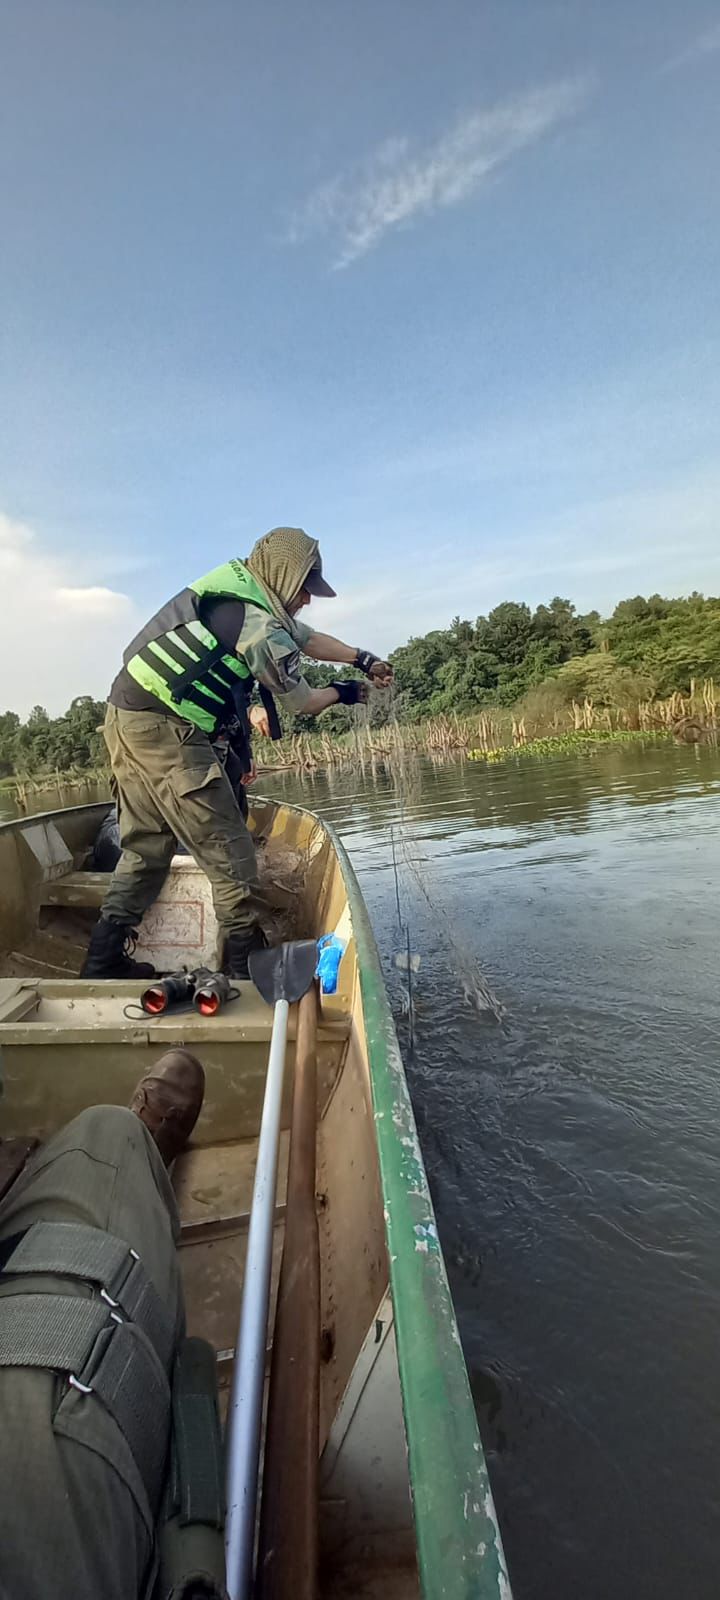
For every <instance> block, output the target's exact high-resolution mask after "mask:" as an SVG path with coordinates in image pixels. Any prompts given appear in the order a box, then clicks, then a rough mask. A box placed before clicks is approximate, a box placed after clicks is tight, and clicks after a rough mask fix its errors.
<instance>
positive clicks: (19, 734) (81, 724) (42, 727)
mask: <svg viewBox="0 0 720 1600" xmlns="http://www.w3.org/2000/svg"><path fill="white" fill-rule="evenodd" d="M104 716H105V706H104V704H103V702H102V701H101V700H93V699H92V697H91V696H90V695H88V694H83V695H78V697H77V699H75V700H73V702H72V705H71V706H70V707H69V709H68V710H67V711H66V712H65V715H64V716H62V717H49V716H48V714H47V711H46V710H45V708H44V706H34V707H33V709H32V711H31V712H30V715H29V717H28V719H27V722H24V723H23V722H21V721H20V718H19V717H18V716H17V715H16V713H15V712H14V711H6V712H4V713H3V714H0V777H8V776H11V775H12V774H13V773H26V772H27V773H42V772H55V771H60V772H65V771H67V770H68V768H70V767H77V768H80V769H90V768H95V767H101V766H102V765H103V764H104V762H105V759H106V755H105V743H104V740H103V737H102V733H101V732H100V731H99V730H100V727H101V725H102V721H103V717H104Z"/></svg>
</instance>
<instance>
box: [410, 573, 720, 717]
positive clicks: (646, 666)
mask: <svg viewBox="0 0 720 1600" xmlns="http://www.w3.org/2000/svg"><path fill="white" fill-rule="evenodd" d="M391 659H392V663H393V666H394V668H395V674H396V681H397V688H398V711H399V713H400V714H404V715H406V716H407V717H408V718H410V719H412V720H413V721H417V720H420V719H421V718H424V717H428V716H436V715H438V714H440V713H442V712H449V711H458V712H460V713H462V712H464V711H470V710H473V709H475V708H476V707H482V706H509V705H515V704H516V703H517V702H518V701H520V702H521V709H522V710H523V711H530V712H531V713H537V714H538V715H545V716H549V717H550V719H552V717H553V716H554V715H555V714H556V713H557V714H560V713H561V712H562V711H563V710H564V709H565V708H566V707H567V706H568V705H570V703H571V701H572V700H581V699H584V698H586V697H587V698H589V699H592V700H593V701H594V702H596V703H597V704H598V705H600V706H602V705H608V706H613V707H616V708H618V709H626V708H629V707H630V706H632V705H633V704H634V705H637V703H638V701H639V700H644V699H648V698H649V697H650V696H652V695H654V694H660V695H668V694H672V692H673V690H675V689H679V690H681V691H683V692H685V693H687V691H688V689H689V687H690V680H691V679H692V678H698V679H702V678H706V677H715V678H718V677H720V600H718V599H704V598H703V596H702V595H699V594H693V595H691V596H690V598H689V599H687V600H664V599H663V598H662V597H661V596H660V595H652V596H651V597H650V599H649V600H646V599H644V597H643V596H642V595H637V596H636V597H635V598H634V599H631V600H622V601H621V602H620V604H619V605H618V606H616V608H615V611H614V612H613V615H612V617H611V618H610V619H609V621H608V622H602V621H601V619H600V616H599V614H598V612H597V611H591V612H588V614H587V615H586V616H578V614H577V612H576V610H575V607H574V606H573V605H572V604H571V602H570V601H569V600H563V599H561V598H560V597H559V596H556V598H555V599H554V600H551V601H550V604H549V605H547V606H544V605H543V606H537V607H536V608H535V611H531V610H530V608H529V606H526V605H523V604H518V603H517V602H515V601H511V600H507V601H504V602H503V604H502V605H499V606H496V607H495V609H494V611H491V612H489V614H488V615H487V616H486V617H478V618H477V621H476V622H475V623H471V622H461V620H460V618H459V617H456V618H455V621H454V622H453V623H452V625H451V627H450V628H448V629H447V631H445V632H439V631H437V630H436V631H435V632H433V633H428V634H426V635H425V637H424V638H420V639H411V640H410V641H409V643H408V644H406V645H403V646H402V647H401V648H400V649H399V650H396V651H395V653H394V655H393V656H392V658H391Z"/></svg>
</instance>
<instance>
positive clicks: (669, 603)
mask: <svg viewBox="0 0 720 1600" xmlns="http://www.w3.org/2000/svg"><path fill="white" fill-rule="evenodd" d="M390 659H391V661H392V664H393V667H394V669H395V685H396V687H395V692H394V695H393V699H392V702H390V699H389V697H388V696H387V695H376V696H374V697H373V702H372V707H371V713H370V715H371V720H372V722H373V723H374V724H376V725H380V724H382V723H383V722H386V721H387V720H388V717H389V716H390V715H391V714H393V712H394V714H396V715H397V716H398V717H399V718H400V719H402V720H411V721H416V720H420V719H422V718H424V717H429V716H435V715H439V714H441V713H447V712H450V711H458V712H461V713H464V712H469V711H473V710H475V709H482V708H489V707H491V706H519V707H520V708H521V709H522V710H532V711H533V712H534V713H535V714H536V715H539V716H542V714H543V713H547V715H548V716H550V715H551V714H552V713H553V711H555V710H559V709H561V708H562V706H564V705H569V704H570V702H571V701H572V700H573V699H582V698H583V697H584V696H589V697H590V698H591V699H593V701H594V702H595V704H596V705H599V706H602V705H609V706H612V707H616V708H625V707H629V706H631V705H633V704H634V705H637V703H638V701H639V700H645V699H651V698H652V697H654V696H656V695H657V696H667V695H670V694H672V693H673V691H674V690H676V689H678V690H680V691H681V692H684V693H687V691H688V689H689V687H690V682H691V680H692V679H693V678H695V679H703V678H716V679H718V680H719V681H720V598H717V597H712V596H710V597H705V596H703V595H701V594H697V593H695V594H691V595H690V596H689V597H688V598H686V599H675V600H673V599H665V598H664V597H663V596H661V595H651V596H650V597H649V599H646V598H645V597H644V596H643V595H636V596H635V597H634V598H633V599H629V600H621V601H620V604H619V605H617V606H616V607H615V610H614V611H613V613H612V616H611V617H608V618H605V619H603V618H601V617H600V615H599V613H598V612H597V611H589V612H586V613H585V614H579V613H578V612H577V611H576V609H575V606H574V605H573V604H572V603H571V601H569V600H563V599H561V598H560V597H556V598H555V599H554V600H551V601H550V603H549V604H548V605H540V606H536V608H535V610H534V611H532V610H531V609H530V607H529V606H527V605H525V604H523V603H522V602H518V601H513V600H506V601H503V603H502V604H501V605H498V606H495V607H494V609H493V610H492V611H489V612H488V614H487V616H480V617H477V618H476V619H475V621H474V622H472V621H467V620H463V619H461V618H460V617H455V618H454V619H453V621H452V622H451V624H450V627H449V628H445V629H434V630H433V631H432V632H430V633H427V634H423V635H422V636H421V637H419V638H413V639H409V640H408V642H407V644H404V645H401V646H400V647H399V649H397V650H394V651H393V653H392V655H391V657H390ZM305 670H306V676H307V678H308V681H309V682H310V683H311V684H313V685H320V684H325V683H329V682H331V681H332V679H333V678H337V677H338V676H343V675H345V673H346V669H343V672H341V673H338V669H337V668H336V667H329V666H318V665H317V664H315V663H308V664H307V666H306V669H305ZM104 713H105V707H104V703H103V702H102V701H99V700H94V699H93V698H92V696H90V695H80V696H78V697H77V698H76V699H75V700H73V701H72V704H71V705H70V706H69V708H68V710H67V711H66V712H65V714H64V715H63V716H61V717H50V716H49V715H48V713H47V711H46V710H45V709H44V707H43V706H35V707H34V708H33V710H32V711H31V712H30V715H29V716H28V718H27V719H26V721H24V722H23V721H22V720H21V718H20V717H19V716H18V715H17V713H16V712H14V711H6V712H4V713H0V778H2V777H11V776H12V775H13V774H24V773H30V774H35V773H41V772H53V771H55V770H59V771H67V770H68V769H70V768H78V769H85V770H87V769H93V768H97V767H101V766H103V765H104V763H105V745H104V741H103V737H102V733H101V731H100V728H101V724H102V720H103V717H104ZM283 722H284V728H285V731H286V732H293V733H295V732H303V731H306V730H307V729H308V728H310V727H311V726H313V722H312V719H310V718H307V717H294V718H284V719H283ZM351 725H352V712H351V711H350V709H349V708H347V707H345V706H336V707H332V709H331V710H330V711H329V712H326V713H325V714H324V716H323V727H324V728H325V730H326V731H327V732H329V733H343V732H346V731H347V729H348V728H349V727H350V726H351Z"/></svg>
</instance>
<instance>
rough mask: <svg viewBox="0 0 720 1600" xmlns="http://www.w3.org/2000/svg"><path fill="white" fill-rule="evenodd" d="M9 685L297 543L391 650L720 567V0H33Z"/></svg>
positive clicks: (4, 28)
mask: <svg viewBox="0 0 720 1600" xmlns="http://www.w3.org/2000/svg"><path fill="white" fill-rule="evenodd" d="M0 119H1V126H0V593H1V594H2V597H3V600H4V607H3V613H4V614H3V623H2V627H1V628H0V710H2V709H4V708H5V707H9V708H12V709H15V710H17V711H19V712H21V713H22V714H25V713H27V711H28V709H29V708H30V707H31V706H32V705H34V704H35V703H38V702H39V703H41V704H43V705H45V706H47V708H48V709H49V710H50V712H51V713H53V714H57V713H59V712H61V711H63V710H64V709H65V708H66V707H67V705H68V704H69V702H70V700H71V698H72V697H73V696H74V695H77V694H83V693H90V694H94V695H97V696H98V697H102V696H103V695H104V694H105V693H106V692H107V688H108V686H109V683H110V681H111V679H112V677H113V676H114V673H115V671H116V670H117V668H118V666H119V664H120V660H121V655H122V650H123V648H124V646H125V644H126V643H127V642H128V641H129V639H130V638H131V637H132V635H133V633H134V632H135V631H136V630H137V628H138V627H140V626H141V625H142V624H143V623H144V622H145V621H146V619H147V618H148V617H149V616H150V615H151V614H152V612H154V611H155V610H156V609H157V607H158V606H159V605H161V604H162V603H163V602H164V601H165V600H166V599H168V598H169V597H170V595H172V594H173V593H175V592H176V591H177V590H178V589H179V588H181V587H182V586H183V585H184V584H185V583H186V582H188V581H190V580H191V579H193V578H194V577H197V576H199V575H200V574H201V573H202V572H204V571H206V570H207V569H208V568H209V567H211V566H213V565H215V564H216V563H217V562H220V561H223V560H225V559H227V558H228V557H229V556H231V555H240V556H242V555H245V554H247V553H248V552H249V550H250V548H251V546H252V544H253V543H254V541H255V539H256V538H258V537H259V536H260V535H261V534H263V533H264V532H266V531H267V530H268V529H269V528H271V527H274V526H277V525H282V524H290V525H294V526H302V527H304V528H306V529H307V530H308V532H310V533H312V534H313V535H314V536H316V537H317V538H319V539H320V542H321V548H322V552H323V557H324V563H325V571H326V573H327V575H328V576H329V578H330V581H331V582H332V583H333V585H334V587H335V588H336V589H337V591H338V598H337V600H334V601H324V602H323V601H319V602H316V603H314V605H313V607H312V609H311V612H310V614H309V620H310V622H311V623H313V624H314V625H316V626H317V627H318V628H321V629H323V630H324V631H331V632H334V633H337V634H338V635H340V637H343V638H345V639H346V640H347V641H348V642H349V643H352V644H357V645H360V646H362V647H364V648H368V649H372V650H374V651H376V652H377V653H380V652H386V651H388V650H390V649H391V648H392V647H393V646H394V645H397V644H400V643H403V642H404V641H405V640H406V639H407V638H408V637H409V636H411V635H413V634H420V633H424V632H426V631H427V630H428V629H430V628H433V627H446V626H448V624H449V622H450V620H451V618H452V617H453V616H455V615H456V614H460V615H461V616H463V617H469V618H474V617H476V616H477V615H478V614H480V613H484V612H487V610H488V609H490V608H491V607H492V606H493V605H496V604H497V603H499V602H500V601H501V600H505V599H517V600H526V601H528V602H529V603H530V604H533V605H534V604H537V603H538V602H540V601H545V600H548V599H550V598H551V597H552V596H553V595H555V594H561V595H564V596H568V597H569V598H571V599H572V600H574V601H575V603H576V604H577V606H578V608H579V609H580V610H586V609H590V608H593V607H595V608H597V609H599V610H600V611H601V612H603V613H607V612H609V611H610V610H611V609H612V607H613V606H614V605H615V603H616V602H617V600H618V599H620V598H622V597H623V596H626V595H631V594H636V593H652V592H656V591H658V590H659V591H660V592H665V593H674V594H681V593H688V592H690V591H691V590H693V589H701V590H703V591H704V592H706V593H718V592H720V519H719V517H718V501H719V493H718V491H719V490H720V452H719V451H718V415H719V413H720V406H719V402H720V295H719V291H718V284H719V283H720V210H719V208H718V185H717V172H718V154H719V143H720V17H719V16H718V9H717V5H716V3H715V0H712V3H704V0H684V3H683V4H680V3H675V0H673V3H670V0H635V3H634V4H633V5H630V6H628V5H627V3H626V0H622V3H620V0H605V3H604V4H603V5H602V6H600V5H598V4H597V3H596V0H532V4H531V5H528V3H527V0H443V3H442V4H440V3H439V0H363V3H362V5H358V4H357V0H322V3H321V0H302V4H300V5H298V4H297V3H296V0H292V3H291V0H263V4H261V5H260V4H252V5H251V4H248V3H243V0H22V4H18V3H17V0H0Z"/></svg>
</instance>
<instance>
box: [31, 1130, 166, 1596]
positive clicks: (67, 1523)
mask: <svg viewBox="0 0 720 1600" xmlns="http://www.w3.org/2000/svg"><path fill="white" fill-rule="evenodd" d="M40 1221H46V1222H71V1223H82V1224H84V1225H86V1226H90V1227H95V1228H103V1229H105V1230H106V1231H107V1232H108V1233H112V1234H114V1235H115V1236H116V1237H118V1238H120V1239H124V1240H125V1241H126V1242H127V1243H128V1244H130V1245H132V1247H133V1248H134V1249H136V1250H137V1252H138V1255H139V1256H140V1259H141V1261H142V1263H143V1266H144V1267H145V1270H146V1272H147V1273H148V1274H149V1276H150V1278H151V1280H152V1282H153V1284H154V1286H155V1288H156V1289H157V1291H158V1293H159V1295H160V1297H161V1300H162V1302H163V1304H164V1306H165V1308H166V1310H167V1312H168V1314H169V1317H170V1319H171V1322H174V1325H175V1329H176V1332H177V1338H178V1341H179V1339H180V1338H181V1336H182V1334H183V1332H184V1306H183V1297H182V1289H181V1283H180V1271H179V1266H178V1257H177V1250H176V1248H175V1245H176V1240H177V1239H178V1237H179V1232H180V1228H179V1221H178V1215H177V1209H176V1206H175V1199H174V1195H173V1192H172V1188H171V1186H170V1181H169V1179H168V1175H167V1172H166V1171H165V1168H164V1166H163V1163H162V1161H161V1159H160V1155H159V1153H158V1151H157V1148H156V1146H155V1145H154V1143H153V1141H152V1139H151V1137H150V1134H149V1133H148V1131H147V1129H146V1128H144V1127H143V1125H142V1123H141V1122H140V1121H139V1119H138V1118H137V1117H136V1116H134V1115H133V1113H132V1112H131V1111H127V1110H124V1109H123V1108H121V1107H120V1106H93V1107H91V1108H90V1109H89V1110H87V1111H83V1112H82V1113H81V1114H80V1116H79V1117H75V1119H74V1120H73V1121H72V1122H71V1123H69V1124H68V1126H67V1127H66V1128H64V1129H63V1130H62V1132H60V1133H59V1134H56V1136H55V1138H53V1139H51V1140H50V1141H49V1143H48V1144H47V1145H45V1146H44V1147H43V1148H42V1149H41V1150H40V1151H39V1152H38V1154H37V1155H36V1156H35V1157H34V1158H33V1160H32V1161H31V1162H30V1163H29V1165H28V1166H27V1167H26V1169H25V1171H24V1172H23V1174H22V1175H21V1177H20V1178H19V1179H18V1180H17V1183H15V1184H14V1185H13V1187H12V1189H11V1190H10V1193H9V1195H8V1196H7V1197H6V1199H5V1200H4V1202H3V1204H2V1206H1V1207H0V1241H2V1240H3V1239H7V1238H8V1237H9V1236H10V1235H13V1234H15V1233H19V1232H20V1231H21V1230H23V1229H25V1228H28V1227H30V1225H31V1224H32V1223H33V1222H40ZM40 1291H42V1292H46V1293H49V1294H62V1295H83V1294H84V1295H87V1294H89V1293H90V1291H89V1289H88V1288H87V1287H86V1286H85V1285H84V1284H82V1283H78V1282H76V1281H73V1280H72V1279H69V1278H66V1277H59V1276H56V1275H50V1274H48V1275H47V1276H43V1277H40V1276H38V1275H35V1276H34V1277H32V1278H30V1277H20V1276H17V1277H10V1276H6V1277H5V1278H4V1279H0V1317H1V1316H2V1309H3V1305H4V1304H8V1305H9V1304H10V1301H8V1300H6V1298H5V1297H6V1296H11V1297H12V1296H13V1295H17V1294H27V1293H28V1292H32V1293H37V1292H40ZM168 1422H169V1418H168V1417H167V1416H157V1415H152V1414H148V1417H147V1426H148V1429H151V1430H158V1431H161V1430H163V1429H164V1428H166V1427H167V1425H168ZM160 1489H161V1483H160V1482H158V1483H157V1485H156V1486H155V1492H156V1499H157V1497H158V1496H159V1494H160ZM153 1541H154V1515H153V1508H152V1507H151V1506H150V1503H149V1500H148V1492H147V1489H146V1486H145V1485H144V1483H143V1480H142V1478H141V1476H140V1473H139V1471H138V1468H137V1466H136V1464H135V1461H134V1460H133V1457H132V1455H131V1453H130V1450H129V1447H128V1445H127V1443H126V1441H125V1438H124V1436H123V1434H122V1433H121V1431H120V1429H119V1427H118V1425H117V1423H116V1422H115V1421H114V1419H113V1418H112V1417H111V1416H110V1414H109V1412H107V1411H106V1410H105V1409H104V1407H103V1405H102V1402H101V1401H100V1400H99V1399H97V1398H96V1396H95V1395H93V1394H81V1393H79V1392H78V1391H77V1390H76V1389H73V1388H71V1387H68V1384H67V1381H66V1379H65V1378H64V1377H59V1376H58V1375H57V1374H56V1373H54V1372H50V1371H46V1370H40V1369H32V1368H29V1367H3V1368H0V1595H1V1596H2V1597H3V1600H5V1597H7V1600H21V1597H22V1600H49V1597H50V1596H51V1595H57V1596H58V1597H60V1596H63V1597H65V1596H68V1597H69V1596H71V1595H72V1600H100V1596H102V1600H136V1597H141V1596H142V1595H143V1592H144V1588H145V1585H146V1581H147V1578H148V1576H149V1575H150V1574H151V1572H152V1553H153Z"/></svg>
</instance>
